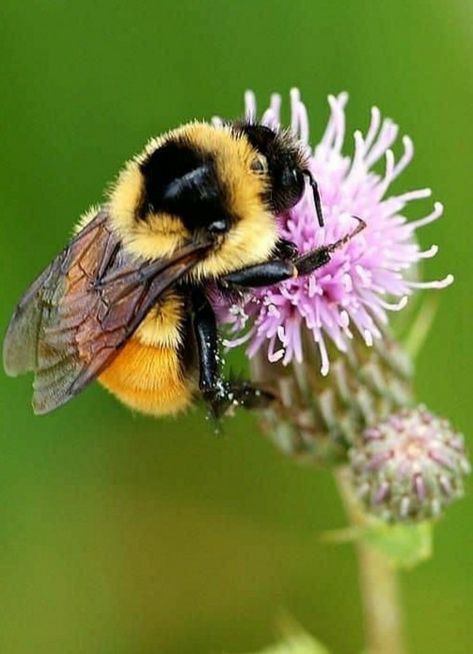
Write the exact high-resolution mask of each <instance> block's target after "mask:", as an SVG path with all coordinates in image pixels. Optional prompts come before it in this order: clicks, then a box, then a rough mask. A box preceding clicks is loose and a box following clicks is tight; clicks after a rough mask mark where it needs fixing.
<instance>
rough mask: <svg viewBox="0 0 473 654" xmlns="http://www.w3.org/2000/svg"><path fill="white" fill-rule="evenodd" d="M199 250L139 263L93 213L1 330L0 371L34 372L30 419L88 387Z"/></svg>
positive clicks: (102, 213)
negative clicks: (3, 333)
mask: <svg viewBox="0 0 473 654" xmlns="http://www.w3.org/2000/svg"><path fill="white" fill-rule="evenodd" d="M207 247H208V245H207V244H190V245H188V246H185V247H184V248H182V249H181V250H180V251H179V252H177V253H176V254H175V255H174V256H173V257H172V258H171V259H160V260H154V261H145V260H139V259H137V258H136V257H133V256H132V255H130V254H128V253H127V252H126V251H125V250H124V249H123V247H122V244H121V241H120V240H119V239H118V237H117V236H116V234H115V233H114V232H113V231H112V230H111V229H110V227H109V225H108V214H107V212H105V211H100V212H99V213H98V214H97V216H96V217H95V218H94V219H93V220H92V221H91V222H90V223H89V224H88V225H87V226H86V227H85V228H84V229H83V230H82V231H81V232H79V234H78V235H77V236H76V237H75V238H74V239H73V240H72V241H71V242H70V244H69V245H68V246H67V247H66V248H65V249H64V250H63V252H61V254H59V255H58V256H57V257H56V258H55V259H54V260H53V262H52V263H51V264H50V265H49V266H48V268H46V270H45V271H44V272H43V273H42V274H41V275H40V276H39V277H38V278H37V280H36V281H35V282H33V284H32V285H31V287H30V288H29V289H28V291H27V292H26V293H25V295H24V296H23V298H22V299H21V301H20V303H19V304H18V306H17V308H16V309H15V312H14V314H13V316H12V319H11V321H10V324H9V326H8V330H7V334H6V337H5V341H4V347H3V360H4V366H5V370H6V372H7V373H8V374H9V375H17V374H20V373H23V372H26V371H28V370H32V371H34V373H35V379H34V383H33V389H34V393H33V409H34V411H35V413H37V414H42V413H47V412H49V411H52V410H53V409H55V408H57V407H58V406H60V405H62V404H64V403H65V402H67V401H68V400H69V399H71V398H72V397H74V395H76V394H77V393H79V391H81V390H82V389H83V388H84V387H85V386H86V385H87V384H88V383H89V382H91V381H92V380H93V379H95V378H96V377H97V375H99V374H100V373H101V372H102V371H103V370H104V369H105V368H106V367H107V365H109V364H110V363H111V361H112V360H113V358H114V357H115V356H116V354H117V353H118V351H119V349H120V347H121V346H122V345H123V344H124V343H125V342H126V341H127V340H128V339H129V338H130V336H131V335H132V334H133V332H134V331H135V330H136V329H137V327H138V326H139V324H140V323H141V321H142V320H143V318H144V317H145V316H146V314H147V313H148V311H149V310H150V308H151V307H152V306H153V304H154V303H155V302H156V300H157V299H158V298H159V296H160V295H161V294H162V293H163V292H164V291H165V290H166V289H167V288H169V287H170V286H171V285H172V284H174V283H175V282H176V281H177V280H179V279H180V278H181V277H182V276H183V275H185V273H186V272H188V271H189V270H190V269H191V268H192V267H193V266H194V265H195V264H196V263H197V262H198V261H199V260H200V259H201V257H202V254H203V252H204V251H205V249H206V248H207Z"/></svg>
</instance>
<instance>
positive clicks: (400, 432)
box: [350, 406, 470, 522]
mask: <svg viewBox="0 0 473 654" xmlns="http://www.w3.org/2000/svg"><path fill="white" fill-rule="evenodd" d="M350 460H351V469H352V475H353V484H354V486H355V489H356V492H357V494H358V496H359V498H360V499H361V500H362V501H363V503H364V505H365V507H366V509H367V510H368V511H369V512H370V513H372V514H375V515H377V516H378V517H380V518H382V519H383V520H386V521H388V522H399V521H406V522H407V521H411V522H412V521H420V520H425V519H429V518H435V517H437V516H439V515H440V514H441V512H442V510H443V509H444V507H445V506H447V505H448V504H450V503H451V502H452V501H453V500H455V499H457V498H459V497H462V495H463V479H464V477H465V475H466V474H468V473H469V471H470V465H469V463H468V460H467V457H466V454H465V447H464V441H463V436H462V435H461V434H459V433H457V432H455V431H454V430H453V428H452V427H451V425H450V424H449V422H448V421H447V420H444V419H442V418H439V417H437V416H435V415H433V414H432V413H430V411H428V410H427V409H426V408H425V407H423V406H419V407H417V408H414V409H403V410H402V411H400V412H398V413H396V414H393V415H391V416H389V418H387V419H386V420H384V421H382V422H379V423H378V424H377V425H376V426H374V427H370V428H368V429H366V430H365V431H364V432H363V435H362V436H361V438H360V439H359V441H358V442H357V443H356V444H355V445H354V446H353V448H352V449H351V450H350Z"/></svg>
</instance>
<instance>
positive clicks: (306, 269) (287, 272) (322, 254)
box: [220, 216, 366, 288]
mask: <svg viewBox="0 0 473 654" xmlns="http://www.w3.org/2000/svg"><path fill="white" fill-rule="evenodd" d="M353 218H355V219H356V220H357V221H358V225H357V226H356V227H355V229H354V230H353V231H351V232H349V233H348V234H346V235H345V236H343V237H342V238H340V239H339V240H338V241H335V242H334V243H330V244H329V245H324V246H322V247H319V248H315V249H314V250H310V251H309V252H306V253H305V254H302V255H300V256H298V257H292V258H289V259H273V260H272V261H267V262H265V263H259V264H256V265H255V266H248V267H247V268H242V269H241V270H237V271H236V272H232V273H229V274H228V275H225V276H224V277H222V278H221V279H220V285H221V286H222V287H223V288H225V287H230V288H231V287H232V286H242V287H247V288H257V287H259V286H272V285H273V284H278V283H279V282H284V281H286V280H287V279H291V278H294V277H299V276H301V275H309V274H310V273H312V272H314V270H317V268H320V267H321V266H324V265H325V264H326V263H328V262H329V261H330V259H331V255H332V254H333V253H334V252H335V251H336V250H338V249H339V248H341V247H343V246H344V245H346V244H347V243H348V242H349V241H350V240H351V239H352V238H353V237H354V236H356V235H357V234H359V232H361V231H362V230H363V229H364V228H365V227H366V223H365V222H364V221H363V220H361V218H357V217H356V216H353ZM286 243H287V242H286Z"/></svg>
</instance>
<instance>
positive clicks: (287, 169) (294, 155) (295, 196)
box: [235, 123, 307, 213]
mask: <svg viewBox="0 0 473 654" xmlns="http://www.w3.org/2000/svg"><path fill="white" fill-rule="evenodd" d="M235 128H236V130H237V131H239V132H241V133H243V134H244V135H245V136H246V138H247V139H248V141H249V142H250V144H251V146H252V147H253V148H254V149H255V150H256V152H257V153H258V156H257V158H256V159H255V162H254V170H255V172H260V173H262V174H266V175H267V176H268V178H269V187H268V192H267V198H266V200H267V202H268V204H269V206H270V209H271V211H273V212H274V213H280V212H282V211H286V210H287V209H290V208H291V207H293V206H294V205H295V204H297V203H298V202H299V200H300V199H301V197H302V195H303V193H304V188H305V175H306V174H307V161H306V158H305V156H304V154H303V152H302V149H301V147H300V145H299V144H298V143H297V141H296V140H295V139H294V138H293V137H292V135H291V134H290V133H289V132H276V131H274V130H272V129H270V128H269V127H266V126H265V125H258V124H252V123H239V124H236V126H235Z"/></svg>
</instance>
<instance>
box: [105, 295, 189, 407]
mask: <svg viewBox="0 0 473 654" xmlns="http://www.w3.org/2000/svg"><path fill="white" fill-rule="evenodd" d="M182 315H183V305H182V302H181V300H180V298H178V297H177V296H175V295H173V296H170V297H168V298H166V299H165V301H164V302H163V303H162V304H161V305H160V306H159V307H157V308H156V309H154V310H153V311H152V312H151V313H150V314H149V315H148V316H147V318H146V319H145V321H144V322H143V323H142V325H141V326H140V328H139V329H138V330H137V332H136V334H135V335H134V336H133V337H132V338H131V339H130V340H129V341H128V343H126V345H125V346H124V347H123V349H122V350H121V351H120V353H119V354H118V355H117V357H116V358H115V359H114V360H113V361H112V363H111V364H110V366H109V367H108V368H107V369H106V370H105V371H104V372H103V373H102V374H101V375H100V377H99V382H100V383H101V384H102V385H103V386H105V388H107V389H108V390H109V391H110V392H111V393H113V394H114V395H115V396H116V397H117V398H118V399H119V400H121V401H122V402H123V403H124V404H126V405H127V406H129V407H130V408H131V409H134V410H136V411H140V412H141V413H146V414H149V415H154V416H159V415H164V414H174V413H178V412H179V411H183V410H184V409H186V408H187V407H188V406H189V405H190V404H191V403H192V400H193V396H194V393H195V392H196V390H197V384H196V375H195V374H194V371H193V370H186V369H185V368H184V366H183V363H182V360H181V357H180V354H179V351H180V347H181V340H182V336H183V335H182Z"/></svg>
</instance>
